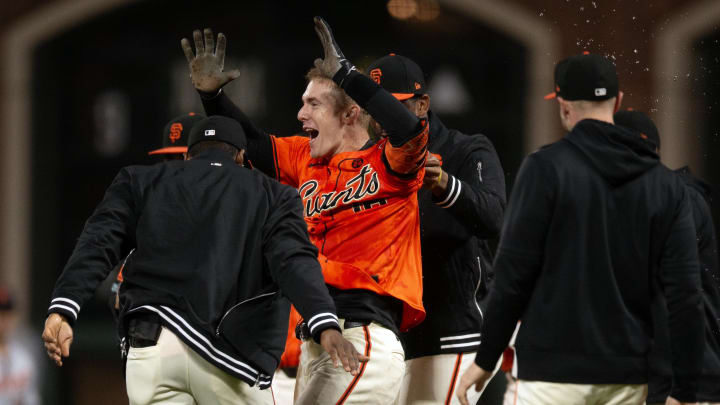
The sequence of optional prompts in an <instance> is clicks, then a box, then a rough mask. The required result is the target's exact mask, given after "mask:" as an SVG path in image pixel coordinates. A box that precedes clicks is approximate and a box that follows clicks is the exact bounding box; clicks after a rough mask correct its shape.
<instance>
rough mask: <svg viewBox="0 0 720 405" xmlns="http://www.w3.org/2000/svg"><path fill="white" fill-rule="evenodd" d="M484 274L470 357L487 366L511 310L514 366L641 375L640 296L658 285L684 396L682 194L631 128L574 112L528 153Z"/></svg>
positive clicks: (687, 299)
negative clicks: (486, 280) (573, 121)
mask: <svg viewBox="0 0 720 405" xmlns="http://www.w3.org/2000/svg"><path fill="white" fill-rule="evenodd" d="M495 274H496V279H495V285H494V288H493V289H492V290H491V292H490V297H489V301H488V309H487V313H486V319H485V324H484V325H483V329H482V331H483V332H482V333H483V336H484V340H483V341H482V343H481V345H480V349H479V350H478V354H477V357H476V359H475V362H476V363H477V364H478V365H479V366H481V367H483V368H484V369H486V370H492V369H493V367H494V366H495V363H496V362H497V360H498V358H499V357H500V355H501V353H502V351H503V350H504V349H505V347H506V346H507V344H508V341H509V340H510V336H511V335H512V333H513V331H514V329H515V326H516V323H517V321H518V320H519V319H521V320H522V323H521V326H520V330H519V332H518V335H517V340H516V345H515V346H516V366H517V369H516V370H517V377H518V378H520V379H524V380H537V381H548V382H558V383H576V384H643V383H647V381H648V366H647V355H648V352H649V351H650V347H651V343H652V334H653V320H652V313H651V312H652V311H651V306H652V304H651V302H652V301H654V300H655V299H657V296H658V294H661V293H662V290H664V294H665V296H666V298H667V302H668V312H669V315H668V317H669V319H668V322H669V325H670V333H671V339H672V359H673V360H672V361H673V370H674V372H675V373H674V377H675V380H674V386H673V391H672V394H673V396H674V397H675V398H676V399H678V400H681V401H688V402H692V401H694V399H695V385H694V383H695V380H696V379H697V377H698V376H699V374H700V367H699V365H700V360H701V358H702V349H703V343H704V342H703V340H704V339H703V314H702V301H701V298H700V291H699V290H700V274H699V266H698V257H697V246H696V243H695V228H694V226H693V221H692V211H691V209H690V199H689V197H688V193H687V189H686V187H685V185H684V183H683V181H682V180H681V179H680V178H679V177H678V176H677V175H675V174H674V173H673V172H672V171H670V170H669V169H668V168H666V167H665V166H663V165H662V164H660V162H659V159H658V156H657V155H656V154H655V153H654V152H652V151H650V150H649V149H648V148H647V146H646V145H644V144H643V142H642V140H641V139H640V138H639V137H637V136H635V135H633V134H632V133H630V132H629V131H628V130H626V129H623V128H621V127H618V126H615V125H612V124H610V123H606V122H601V121H596V120H582V121H580V122H579V123H578V124H577V125H576V126H575V127H574V128H573V130H572V131H571V132H570V133H569V134H568V135H567V136H565V137H564V138H563V139H562V140H560V141H558V142H556V143H553V144H551V145H549V146H546V147H544V148H542V149H541V150H539V151H537V152H535V153H533V154H531V155H529V156H528V157H527V158H526V159H525V161H524V162H523V165H522V167H521V168H520V172H519V173H518V177H517V181H516V183H515V186H514V189H513V192H512V194H511V197H510V202H509V205H508V210H507V213H506V216H505V222H504V224H503V233H502V237H501V240H500V245H499V247H498V252H497V256H496V259H495Z"/></svg>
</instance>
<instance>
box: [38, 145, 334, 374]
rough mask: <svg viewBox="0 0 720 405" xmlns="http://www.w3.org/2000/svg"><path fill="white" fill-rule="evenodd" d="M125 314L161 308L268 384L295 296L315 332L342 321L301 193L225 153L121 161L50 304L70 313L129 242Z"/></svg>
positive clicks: (212, 357) (233, 366) (176, 325)
mask: <svg viewBox="0 0 720 405" xmlns="http://www.w3.org/2000/svg"><path fill="white" fill-rule="evenodd" d="M132 248H135V252H134V253H133V254H132V255H131V256H130V257H129V258H128V260H127V262H126V264H125V267H124V270H123V279H124V281H123V283H122V286H121V288H120V301H121V307H122V308H121V322H120V324H121V325H123V324H124V323H125V322H124V321H125V320H127V319H128V316H131V314H133V313H134V312H136V311H150V312H154V313H156V314H158V315H159V317H160V318H161V320H162V322H163V324H164V326H165V327H167V328H168V329H170V330H172V331H173V332H174V333H175V334H176V335H177V336H178V337H179V338H180V339H181V340H183V341H184V342H185V344H187V345H188V346H189V347H190V348H192V349H193V350H194V351H195V352H196V353H198V354H199V355H200V356H202V357H203V358H204V359H206V360H207V361H208V362H210V363H211V364H214V365H215V366H217V367H218V368H220V369H222V370H224V371H226V372H227V373H229V374H231V375H233V376H235V377H237V378H239V379H241V380H243V381H245V382H247V383H248V384H250V385H259V387H260V388H267V387H269V386H270V382H271V378H272V375H273V373H274V371H275V369H276V367H277V365H278V362H279V360H280V355H281V354H282V351H283V347H284V344H285V335H286V332H287V325H288V313H289V310H290V304H289V303H288V299H289V300H290V301H292V302H293V303H294V304H295V306H296V307H297V308H298V309H299V311H300V313H301V314H304V315H305V318H306V319H308V320H309V326H310V329H311V332H312V333H313V336H314V337H315V338H316V339H317V338H318V337H319V333H320V332H321V331H323V330H325V329H327V328H337V329H339V327H338V323H337V317H336V315H335V307H334V304H333V302H332V300H331V298H330V296H329V294H328V291H327V288H326V286H325V284H324V283H323V279H322V274H321V269H320V266H319V264H318V262H317V259H316V257H317V249H316V248H315V247H314V246H313V245H312V244H311V243H310V242H309V240H308V235H307V230H306V227H305V222H304V221H303V220H302V207H301V204H300V200H299V198H298V197H297V193H296V191H295V190H293V189H292V188H290V187H287V186H283V185H281V184H279V183H277V182H275V181H274V180H271V179H269V178H267V176H265V175H263V174H261V173H258V172H256V171H252V170H248V169H246V168H243V167H239V166H237V164H235V162H234V160H233V159H232V158H231V157H230V156H229V154H226V153H224V152H222V151H213V150H209V151H207V152H205V153H202V154H200V155H198V156H196V157H195V158H193V159H192V160H190V161H187V162H182V161H173V162H166V163H160V164H157V165H154V166H130V167H126V168H124V169H122V170H120V172H119V174H118V175H117V177H116V178H115V180H114V181H113V183H112V185H111V186H110V187H109V188H108V189H107V192H106V194H105V197H104V198H103V200H102V202H101V203H100V205H99V206H98V207H97V209H96V210H95V212H94V213H93V214H92V216H91V217H90V218H89V219H88V221H87V223H86V225H85V228H84V230H83V232H82V234H81V235H80V238H79V240H78V243H77V245H76V246H75V250H74V252H73V254H72V256H71V257H70V259H69V260H68V263H67V265H66V266H65V269H64V271H63V273H62V275H61V276H60V278H59V279H58V281H57V283H56V285H55V290H54V291H53V295H52V300H51V303H50V308H49V312H57V313H60V314H62V315H64V316H65V317H67V318H68V320H69V321H70V322H74V321H75V320H76V319H77V316H78V313H79V312H80V308H81V307H82V305H83V303H84V302H85V301H86V300H87V299H89V298H90V297H91V296H92V295H93V292H94V291H95V288H96V287H97V286H98V284H99V283H100V282H101V281H102V280H103V279H104V278H105V277H106V276H107V274H108V273H109V272H110V269H111V268H112V266H113V265H114V264H115V263H118V262H120V261H121V260H122V259H123V258H124V257H125V256H126V255H127V254H128V252H129V251H130V249H132Z"/></svg>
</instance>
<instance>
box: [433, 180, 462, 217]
mask: <svg viewBox="0 0 720 405" xmlns="http://www.w3.org/2000/svg"><path fill="white" fill-rule="evenodd" d="M445 174H447V176H448V183H447V184H448V185H447V188H446V189H445V193H443V195H441V196H440V197H435V196H434V195H433V196H432V200H433V202H434V203H435V205H437V206H439V207H441V208H450V207H452V206H453V205H455V203H456V202H457V200H458V198H459V197H460V194H461V193H462V188H463V187H462V182H461V181H460V180H458V179H456V178H455V176H453V175H452V174H450V173H447V172H445Z"/></svg>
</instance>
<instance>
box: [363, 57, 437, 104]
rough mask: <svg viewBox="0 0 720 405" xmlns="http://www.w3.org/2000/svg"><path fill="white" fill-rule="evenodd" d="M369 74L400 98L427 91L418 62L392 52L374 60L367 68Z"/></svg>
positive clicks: (403, 98) (407, 97)
mask: <svg viewBox="0 0 720 405" xmlns="http://www.w3.org/2000/svg"><path fill="white" fill-rule="evenodd" d="M367 71H368V76H370V78H371V79H373V80H374V81H375V83H377V84H379V85H380V86H382V87H383V88H384V89H385V90H387V91H388V92H390V93H391V94H392V95H393V96H395V98H396V99H398V100H401V101H402V100H407V99H409V98H412V97H413V96H415V95H419V94H425V93H427V91H426V89H425V87H426V86H425V75H424V74H423V71H422V69H420V66H418V65H417V63H415V62H413V61H412V60H410V59H408V58H406V57H404V56H400V55H396V54H394V53H391V54H389V55H387V56H383V57H382V58H380V59H378V60H376V61H374V62H373V63H371V64H370V66H368V68H367Z"/></svg>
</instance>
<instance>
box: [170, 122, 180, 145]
mask: <svg viewBox="0 0 720 405" xmlns="http://www.w3.org/2000/svg"><path fill="white" fill-rule="evenodd" d="M182 130H183V127H182V124H181V123H179V122H176V123H174V124H172V125H171V126H170V142H172V143H175V141H177V140H178V139H180V134H182Z"/></svg>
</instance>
